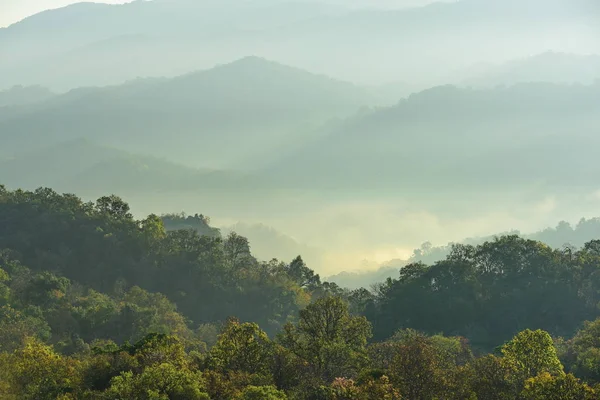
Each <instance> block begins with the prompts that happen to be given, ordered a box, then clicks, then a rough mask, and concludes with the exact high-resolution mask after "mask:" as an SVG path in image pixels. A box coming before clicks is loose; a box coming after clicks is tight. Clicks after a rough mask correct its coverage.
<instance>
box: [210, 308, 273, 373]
mask: <svg viewBox="0 0 600 400" xmlns="http://www.w3.org/2000/svg"><path fill="white" fill-rule="evenodd" d="M271 357H272V345H271V342H270V340H269V338H268V336H267V334H266V333H265V332H263V331H262V330H261V329H260V328H259V327H258V325H257V324H255V323H250V322H246V323H240V322H239V321H238V320H236V319H230V320H229V321H228V323H227V325H225V327H224V329H223V331H222V332H221V334H220V335H219V338H218V340H217V343H216V344H215V345H214V346H213V347H212V348H211V349H210V353H209V359H208V364H209V366H210V367H211V368H213V369H216V370H218V371H243V372H248V373H251V374H267V373H269V371H270V368H271V365H270V360H271Z"/></svg>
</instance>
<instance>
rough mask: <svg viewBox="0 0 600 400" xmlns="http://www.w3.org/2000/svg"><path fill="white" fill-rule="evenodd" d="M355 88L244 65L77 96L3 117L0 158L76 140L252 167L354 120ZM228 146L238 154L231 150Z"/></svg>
mask: <svg viewBox="0 0 600 400" xmlns="http://www.w3.org/2000/svg"><path fill="white" fill-rule="evenodd" d="M369 98H370V94H369V93H368V92H367V91H366V90H364V89H362V88H359V87H356V86H354V85H352V84H349V83H345V82H340V81H336V80H333V79H330V78H328V77H325V76H321V75H315V74H311V73H308V72H306V71H303V70H300V69H296V68H292V67H287V66H284V65H281V64H278V63H275V62H271V61H267V60H264V59H261V58H258V57H246V58H244V59H241V60H238V61H236V62H233V63H229V64H225V65H220V66H217V67H215V68H212V69H210V70H207V71H201V72H195V73H191V74H186V75H183V76H180V77H176V78H172V79H138V80H135V81H132V82H128V83H126V84H123V85H118V86H110V87H102V88H83V89H77V90H73V91H70V92H68V93H66V94H64V95H61V96H57V97H55V98H53V99H52V100H51V101H47V102H45V103H43V104H35V105H31V106H27V107H21V108H18V109H16V110H14V118H11V115H10V114H9V115H4V116H2V118H0V140H2V142H3V147H2V149H0V157H2V156H4V157H8V156H12V155H14V154H15V153H17V152H19V151H22V149H31V150H33V149H35V148H37V149H40V148H42V147H44V146H48V145H52V144H53V143H59V142H62V141H66V140H70V139H73V138H79V137H84V138H88V139H90V140H92V141H94V142H95V143H98V144H101V145H107V146H111V147H116V148H119V149H123V150H126V151H130V152H134V153H141V154H148V155H152V156H156V157H166V158H168V159H170V160H173V161H175V162H179V163H184V164H188V165H192V166H195V167H210V168H233V167H240V166H243V167H245V168H247V167H248V166H249V165H250V166H252V165H254V166H257V165H259V164H260V163H261V162H264V161H266V160H267V157H268V156H269V155H274V154H276V153H277V151H278V150H279V149H280V148H285V147H286V146H289V145H291V144H292V143H294V141H297V140H300V138H299V134H301V133H302V134H303V135H304V139H302V140H305V139H306V136H307V135H309V134H310V133H311V130H312V129H313V127H315V126H318V125H319V124H320V123H322V122H324V121H326V120H328V119H330V118H332V117H335V116H336V115H337V116H344V115H349V114H351V113H354V112H356V110H358V108H359V107H360V106H362V105H363V104H365V103H368V102H369ZM233 144H235V146H234V145H233Z"/></svg>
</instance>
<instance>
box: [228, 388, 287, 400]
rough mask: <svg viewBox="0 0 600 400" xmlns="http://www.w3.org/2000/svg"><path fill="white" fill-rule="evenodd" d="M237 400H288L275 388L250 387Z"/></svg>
mask: <svg viewBox="0 0 600 400" xmlns="http://www.w3.org/2000/svg"><path fill="white" fill-rule="evenodd" d="M235 400H287V396H286V395H285V393H284V392H282V391H281V390H277V389H276V388H274V387H273V386H248V387H246V388H245V389H244V390H243V391H242V392H241V393H240V394H239V396H237V397H236V398H235Z"/></svg>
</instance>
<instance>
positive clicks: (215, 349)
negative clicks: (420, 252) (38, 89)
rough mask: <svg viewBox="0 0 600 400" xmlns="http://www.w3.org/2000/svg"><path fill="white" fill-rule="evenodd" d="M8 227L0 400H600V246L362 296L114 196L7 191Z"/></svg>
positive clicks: (482, 251)
mask: <svg viewBox="0 0 600 400" xmlns="http://www.w3.org/2000/svg"><path fill="white" fill-rule="evenodd" d="M0 221H1V224H0V249H3V250H2V251H1V252H0V281H1V282H0V289H1V290H0V293H1V302H2V308H1V310H0V312H1V313H2V314H1V319H0V339H1V340H0V346H1V348H0V350H1V351H2V353H0V362H1V363H2V364H3V366H4V367H3V368H2V371H3V372H2V376H0V392H1V393H2V395H3V396H4V397H3V398H15V399H16V398H19V399H21V398H24V399H28V398H31V399H55V398H60V399H69V398H90V399H104V398H106V399H108V398H120V399H139V398H147V399H158V398H160V399H163V398H164V399H176V398H182V399H183V398H185V399H195V398H197V399H233V398H235V399H259V398H260V399H287V398H289V399H331V400H337V399H340V400H341V399H365V400H371V399H372V400H375V399H401V398H408V399H433V398H444V399H457V398H469V399H476V398H480V399H494V398H497V399H546V398H548V397H546V396H547V395H548V394H550V393H552V394H553V395H554V394H555V393H558V396H559V397H556V398H560V399H566V398H574V399H594V398H597V396H598V393H597V392H596V390H595V389H594V388H593V387H594V385H596V384H597V383H599V382H600V375H599V374H598V371H597V370H596V367H595V365H596V364H597V363H598V362H600V359H598V356H597V354H598V352H599V349H600V344H598V343H597V342H598V337H597V336H598V331H599V330H598V329H599V328H598V326H599V324H600V322H599V321H600V319H597V318H598V317H600V315H599V312H598V309H599V308H598V304H600V292H599V291H598V289H597V288H598V287H600V285H599V282H597V279H598V276H600V242H599V241H598V240H592V241H589V242H587V243H585V244H584V245H583V246H582V247H581V248H574V247H565V248H558V249H556V248H551V247H549V246H548V245H546V244H544V243H542V242H538V241H535V240H531V239H525V238H521V237H519V236H517V235H508V236H502V237H497V238H495V239H493V240H490V241H486V242H485V243H483V244H479V245H468V244H464V245H454V246H452V249H451V250H450V253H449V254H448V255H447V256H446V258H444V259H443V260H441V261H437V262H435V263H433V264H430V265H426V264H423V263H422V262H416V263H412V264H409V265H407V266H405V267H403V268H402V269H401V270H400V274H399V276H398V278H394V279H392V278H389V279H388V280H387V281H385V282H382V283H380V284H379V285H377V286H376V287H375V288H374V290H367V289H364V288H363V289H356V290H348V289H343V288H340V287H338V286H337V285H335V284H332V283H328V282H324V281H322V280H321V279H320V277H319V275H317V274H315V273H314V271H312V270H311V269H310V268H309V267H308V266H307V265H306V264H305V263H304V262H303V260H302V258H301V257H300V256H298V257H297V258H296V259H294V260H291V261H290V262H282V261H278V260H276V259H273V260H271V261H267V262H265V261H259V260H257V259H256V258H255V257H253V255H252V252H251V247H250V243H249V242H248V240H247V239H246V238H244V237H243V236H240V235H238V234H236V233H235V232H231V233H229V234H228V235H227V236H226V237H222V236H221V234H220V232H219V231H218V230H216V229H214V228H212V227H211V226H210V219H209V218H208V217H206V216H204V215H201V214H196V215H193V216H187V215H185V214H169V215H163V216H162V217H159V216H156V215H149V216H148V217H146V218H144V219H141V220H136V219H134V218H133V216H132V214H131V212H130V209H129V205H128V204H127V203H126V202H125V201H123V200H122V199H121V198H119V197H117V196H114V195H110V196H104V197H101V198H99V199H98V200H97V201H96V202H95V203H91V202H90V203H85V202H83V201H82V200H81V199H79V198H78V197H77V196H74V195H71V194H64V195H61V194H58V193H56V192H54V191H53V190H51V189H48V188H40V189H37V190H35V191H23V190H16V191H10V190H7V189H6V188H4V187H0ZM424 372H425V373H424ZM565 396H566V397H565Z"/></svg>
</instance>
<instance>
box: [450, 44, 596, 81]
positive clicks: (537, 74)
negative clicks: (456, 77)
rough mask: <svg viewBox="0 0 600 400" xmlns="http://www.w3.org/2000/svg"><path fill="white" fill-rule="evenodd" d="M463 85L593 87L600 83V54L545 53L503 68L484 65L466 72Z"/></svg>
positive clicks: (509, 63) (511, 63)
mask: <svg viewBox="0 0 600 400" xmlns="http://www.w3.org/2000/svg"><path fill="white" fill-rule="evenodd" d="M464 74H465V76H464V80H463V81H462V83H464V84H465V85H469V86H474V87H493V86H498V85H507V86H510V85H514V84H517V83H523V82H550V83H563V84H576V83H583V84H592V83H594V82H596V81H600V55H578V54H568V53H556V52H551V51H550V52H545V53H541V54H538V55H535V56H531V57H527V58H522V59H519V60H514V61H511V62H508V63H506V64H503V65H499V66H498V65H482V66H480V67H479V68H474V69H472V70H467V71H465V72H464Z"/></svg>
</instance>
